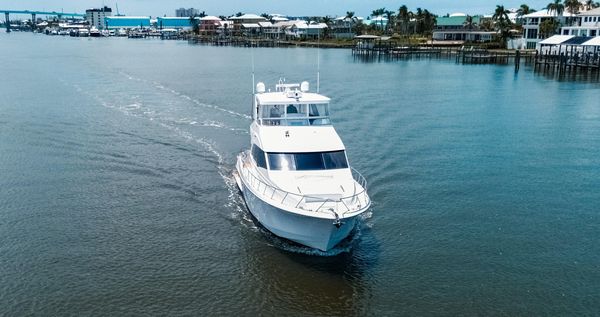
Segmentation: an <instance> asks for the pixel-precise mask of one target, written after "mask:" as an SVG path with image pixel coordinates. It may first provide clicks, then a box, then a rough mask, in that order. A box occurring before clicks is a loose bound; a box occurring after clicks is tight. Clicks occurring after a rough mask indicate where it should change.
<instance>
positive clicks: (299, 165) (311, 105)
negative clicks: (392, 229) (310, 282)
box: [234, 80, 371, 251]
mask: <svg viewBox="0 0 600 317" xmlns="http://www.w3.org/2000/svg"><path fill="white" fill-rule="evenodd" d="M256 88H257V89H256V91H257V93H256V94H255V95H254V103H253V108H252V119H253V120H252V123H251V125H250V136H251V147H250V150H246V151H244V152H242V153H241V154H239V155H238V157H237V163H236V172H234V178H235V180H236V182H237V185H238V187H239V189H240V191H241V192H242V195H243V197H244V200H245V201H246V205H247V206H248V209H249V210H250V213H252V215H253V216H254V217H255V218H256V220H258V222H260V224H261V225H262V226H264V227H265V228H266V229H268V230H269V231H271V232H272V233H274V234H275V235H277V236H279V237H282V238H285V239H288V240H291V241H294V242H296V243H299V244H302V245H305V246H308V247H311V248H315V249H319V250H322V251H328V250H330V249H332V248H333V247H335V246H336V245H337V244H338V243H339V242H341V241H342V240H343V239H345V238H346V237H348V235H349V234H350V233H351V232H352V230H353V229H354V227H355V224H356V222H357V219H358V217H359V215H361V214H362V213H364V212H365V211H367V210H368V209H369V207H370V206H371V200H370V198H369V196H368V194H367V182H366V180H365V178H364V177H363V176H362V175H360V173H358V172H357V171H356V170H354V169H353V168H351V167H350V164H349V163H348V159H347V156H346V151H345V146H344V144H343V142H342V140H341V139H340V137H339V136H338V134H337V132H336V131H335V129H334V128H333V126H332V125H331V120H330V118H329V101H330V99H329V98H328V97H325V96H323V95H320V94H317V93H310V92H309V84H308V82H303V83H301V84H285V83H284V82H283V81H282V80H280V82H279V84H277V85H276V86H275V91H274V92H271V91H270V90H269V92H266V91H265V85H264V84H263V83H258V84H257V85H256Z"/></svg>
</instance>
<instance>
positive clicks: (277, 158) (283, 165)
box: [267, 151, 348, 171]
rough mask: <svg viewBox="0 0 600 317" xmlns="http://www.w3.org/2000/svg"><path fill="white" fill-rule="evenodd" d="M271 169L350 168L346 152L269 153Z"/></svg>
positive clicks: (313, 169) (311, 169)
mask: <svg viewBox="0 0 600 317" xmlns="http://www.w3.org/2000/svg"><path fill="white" fill-rule="evenodd" d="M267 157H268V161H269V169H270V170H275V171H315V170H327V169H339V168H348V161H347V159H346V152H345V151H331V152H311V153H267Z"/></svg>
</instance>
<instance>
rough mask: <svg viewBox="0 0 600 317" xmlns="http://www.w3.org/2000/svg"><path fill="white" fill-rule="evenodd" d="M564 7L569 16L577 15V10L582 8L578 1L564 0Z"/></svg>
mask: <svg viewBox="0 0 600 317" xmlns="http://www.w3.org/2000/svg"><path fill="white" fill-rule="evenodd" d="M564 6H565V9H567V10H568V11H569V12H570V13H571V14H578V13H579V9H581V8H582V7H583V5H582V4H581V3H580V2H579V0H565V4H564Z"/></svg>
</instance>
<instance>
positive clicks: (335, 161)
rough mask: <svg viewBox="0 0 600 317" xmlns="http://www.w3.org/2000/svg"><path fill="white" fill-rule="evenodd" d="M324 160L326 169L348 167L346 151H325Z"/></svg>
mask: <svg viewBox="0 0 600 317" xmlns="http://www.w3.org/2000/svg"><path fill="white" fill-rule="evenodd" d="M323 162H324V163H325V168H326V169H335V168H348V161H347V160H346V153H344V151H335V152H326V153H323Z"/></svg>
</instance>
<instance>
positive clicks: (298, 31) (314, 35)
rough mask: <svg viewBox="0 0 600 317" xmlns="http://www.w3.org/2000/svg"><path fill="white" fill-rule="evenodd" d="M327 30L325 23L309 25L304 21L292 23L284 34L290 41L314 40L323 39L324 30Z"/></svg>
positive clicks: (285, 29)
mask: <svg viewBox="0 0 600 317" xmlns="http://www.w3.org/2000/svg"><path fill="white" fill-rule="evenodd" d="M326 28H327V24H325V23H316V22H311V23H308V22H306V21H302V20H296V21H292V23H291V24H289V25H288V26H287V27H285V28H284V34H285V36H286V38H288V39H313V40H316V39H318V38H323V33H324V30H325V29H326Z"/></svg>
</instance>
